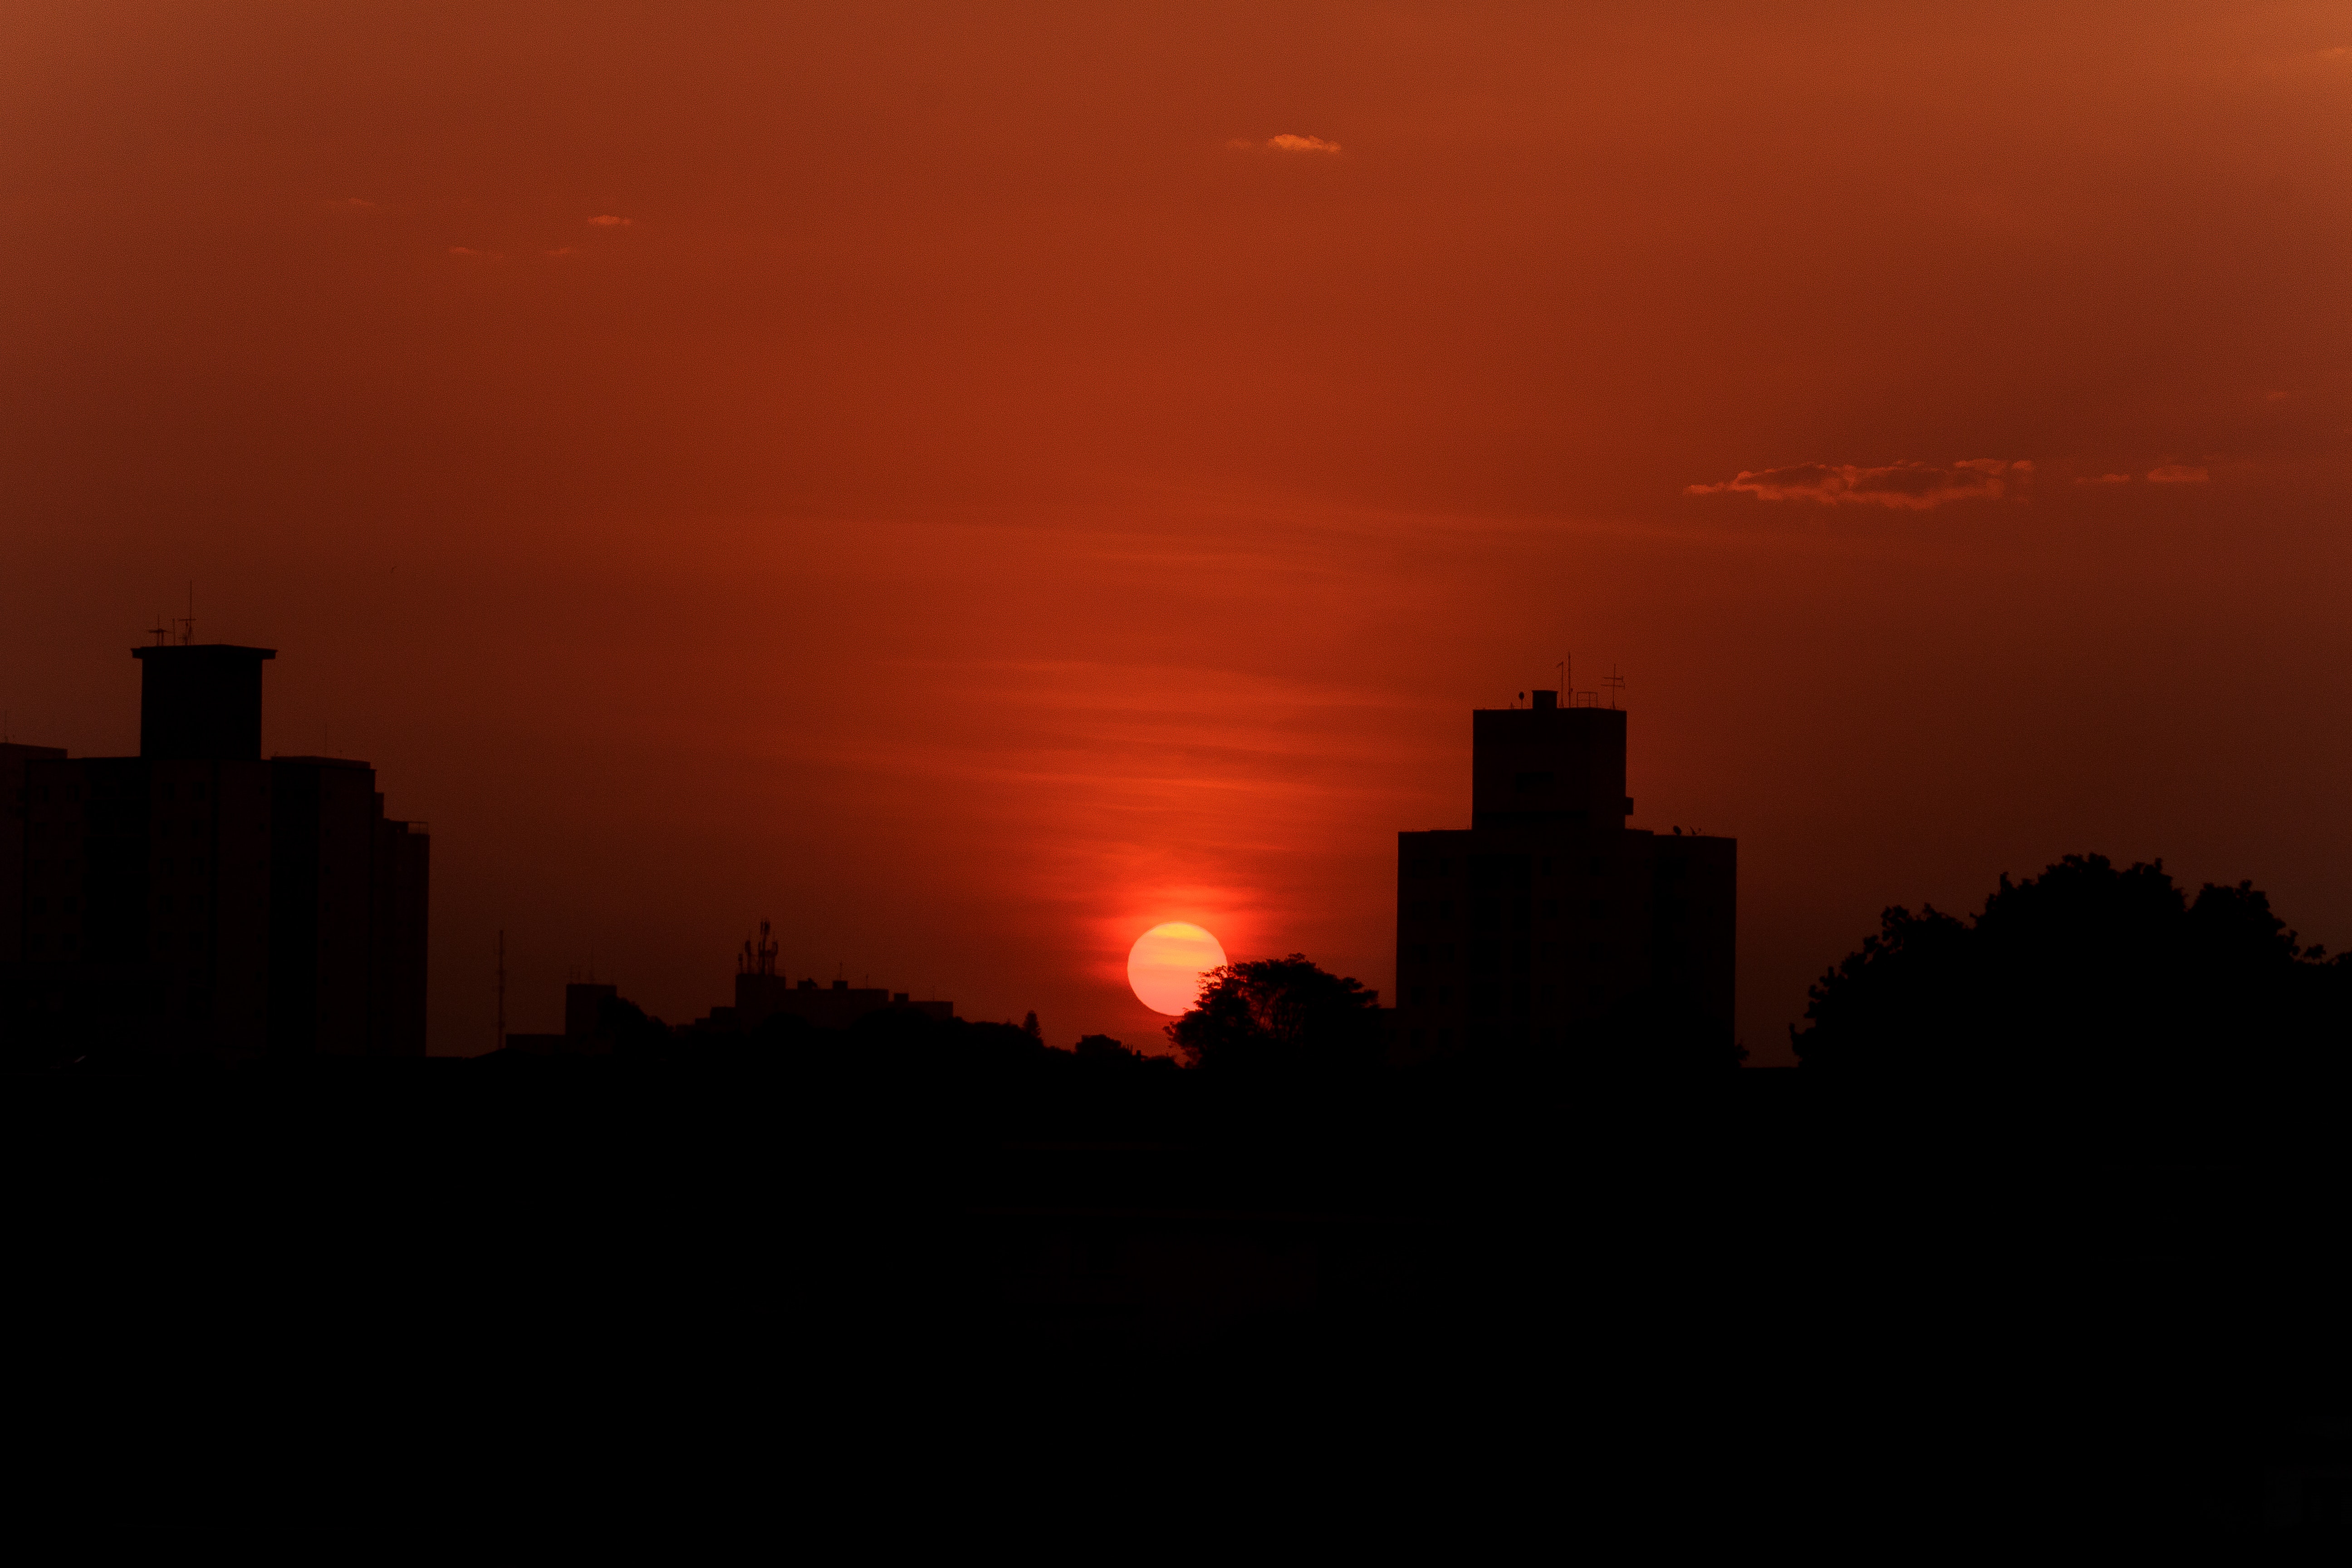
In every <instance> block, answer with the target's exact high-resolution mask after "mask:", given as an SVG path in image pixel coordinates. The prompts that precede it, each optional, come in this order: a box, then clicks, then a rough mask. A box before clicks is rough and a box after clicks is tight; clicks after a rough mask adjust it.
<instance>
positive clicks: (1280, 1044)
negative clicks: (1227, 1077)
mask: <svg viewBox="0 0 2352 1568" xmlns="http://www.w3.org/2000/svg"><path fill="white" fill-rule="evenodd" d="M1379 1009H1380V994H1379V993H1377V992H1373V991H1367V990H1365V989H1364V987H1363V986H1362V984H1360V983H1359V982H1357V981H1356V980H1354V979H1352V978H1348V977H1344V976H1341V975H1336V974H1332V973H1328V972H1327V971H1325V970H1322V969H1319V968H1318V967H1317V966H1316V965H1315V964H1314V963H1311V962H1309V961H1308V959H1307V955H1306V954H1304V953H1298V952H1294V953H1292V954H1291V955H1290V956H1289V957H1287V958H1261V959H1254V960H1252V961H1250V962H1249V963H1227V964H1223V965H1221V966H1219V967H1218V968H1215V969H1213V970H1210V971H1209V972H1208V973H1207V974H1205V975H1203V976H1202V984H1201V994H1200V1000H1199V1001H1197V1002H1196V1003H1194V1004H1193V1005H1192V1010H1191V1011H1190V1012H1188V1013H1186V1014H1185V1015H1184V1016H1181V1017H1180V1018H1178V1019H1177V1020H1176V1021H1175V1022H1174V1023H1172V1024H1171V1025H1169V1026H1168V1037H1169V1039H1171V1041H1173V1042H1175V1045H1176V1048H1177V1049H1178V1050H1179V1051H1181V1053H1182V1054H1183V1056H1184V1058H1185V1059H1186V1060H1187V1061H1188V1062H1190V1063H1192V1065H1193V1066H1195V1067H1202V1068H1214V1069H1223V1070H1228V1071H1232V1070H1248V1069H1300V1068H1314V1069H1318V1070H1354V1069H1358V1068H1366V1067H1370V1066H1372V1065H1374V1064H1376V1063H1377V1062H1378V1061H1379V1060H1380V1054H1381V1041H1380V1032H1379Z"/></svg>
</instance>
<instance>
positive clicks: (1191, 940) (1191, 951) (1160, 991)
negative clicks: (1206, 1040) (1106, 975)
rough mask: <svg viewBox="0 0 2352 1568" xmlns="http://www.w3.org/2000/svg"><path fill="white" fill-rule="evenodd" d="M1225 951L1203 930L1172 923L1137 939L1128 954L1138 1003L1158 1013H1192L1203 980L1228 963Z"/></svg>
mask: <svg viewBox="0 0 2352 1568" xmlns="http://www.w3.org/2000/svg"><path fill="white" fill-rule="evenodd" d="M1224 961H1225V950H1224V949H1223V948H1222V947H1220V946H1218V945H1217V939H1216V938H1215V937H1213V936H1211V935H1210V934H1209V933H1208V932H1207V931H1202V929H1201V928H1200V927H1199V926H1196V925H1187V924H1186V923H1185V922H1184V921H1169V922H1168V923H1167V924H1165V925H1156V926H1153V927H1152V928H1151V929H1150V931H1145V932H1144V933H1143V934H1142V935H1141V936H1139V937H1137V938H1136V939H1135V945H1134V946H1133V947H1131V948H1129V949H1128V952H1127V983H1128V984H1129V985H1131V986H1133V987H1134V988H1135V995H1136V999H1137V1000H1138V1001H1139V1002H1141V1003H1142V1004H1143V1005H1145V1006H1147V1007H1149V1008H1150V1009H1151V1010H1152V1011H1153V1012H1155V1013H1167V1014H1171V1015H1173V1014H1178V1013H1184V1012H1188V1011H1190V1010H1191V1008H1192V1004H1193V1002H1194V1001H1195V1000H1196V999H1197V998H1198V997H1199V996H1200V994H1201V976H1202V973H1205V972H1206V971H1208V970H1212V969H1214V968H1216V967H1217V965H1219V964H1221V963H1224Z"/></svg>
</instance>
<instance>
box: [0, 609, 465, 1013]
mask: <svg viewBox="0 0 2352 1568" xmlns="http://www.w3.org/2000/svg"><path fill="white" fill-rule="evenodd" d="M131 655H132V657H133V658H137V659H138V660H140V662H141V665H142V690H141V698H140V713H139V755H137V756H136V757H68V756H67V755H66V754H65V753H64V752H61V751H57V750H53V749H46V748H36V747H23V746H17V747H9V748H6V749H5V755H0V783H6V784H12V785H13V788H11V789H10V791H9V795H8V796H7V798H8V800H9V802H10V804H11V805H12V807H13V809H14V811H15V814H16V816H15V819H14V820H12V821H10V822H8V823H7V824H6V827H7V829H8V832H7V834H6V837H8V838H9V839H11V840H12V841H13V842H12V843H11V845H10V847H9V849H8V851H7V852H6V854H5V858H0V907H5V909H6V910H8V911H9V912H8V913H7V914H6V915H5V916H0V1017H5V1022H6V1024H7V1026H8V1027H9V1030H10V1032H11V1034H12V1035H15V1036H16V1037H18V1039H20V1040H25V1041H29V1042H32V1043H33V1044H34V1045H36V1047H37V1046H38V1044H39V1043H40V1042H42V1041H44V1040H46V1041H48V1042H50V1043H52V1044H55V1045H58V1046H60V1047H93V1046H95V1047H116V1048H128V1049H134V1050H142V1051H144V1050H160V1051H163V1052H193V1053H203V1054H209V1055H213V1056H217V1057H222V1058H257V1057H261V1056H265V1055H277V1056H303V1055H310V1054H313V1053H320V1054H328V1055H343V1056H362V1055H364V1056H421V1055H423V1054H424V1051H425V925H426V904H427V895H428V889H429V879H430V858H431V846H430V841H429V840H428V838H427V837H426V836H425V832H424V830H423V826H422V825H421V824H415V823H408V822H400V821H395V820H391V819H388V818H386V817H385V816H384V814H383V795H381V794H379V793H378V792H377V790H376V787H375V771H374V769H373V768H372V767H371V766H369V764H367V763H363V762H357V761H353V760H352V759H349V758H342V757H289V756H278V757H270V758H268V759H267V760H265V759H264V758H263V757H262V755H261V667H262V664H263V663H264V661H266V660H268V659H272V658H276V657H277V652H276V650H275V649H273V648H261V647H231V646H228V645H226V644H195V643H176V644H170V643H159V644H158V646H155V647H142V648H134V649H132V650H131Z"/></svg>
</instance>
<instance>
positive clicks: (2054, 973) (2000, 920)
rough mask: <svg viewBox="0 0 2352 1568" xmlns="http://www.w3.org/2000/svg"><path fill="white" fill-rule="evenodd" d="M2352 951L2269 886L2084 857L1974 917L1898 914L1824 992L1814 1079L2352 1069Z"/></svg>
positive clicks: (1804, 1049) (1809, 1049)
mask: <svg viewBox="0 0 2352 1568" xmlns="http://www.w3.org/2000/svg"><path fill="white" fill-rule="evenodd" d="M2347 960H2352V954H2339V955H2338V956H2337V957H2336V958H2335V959H2333V960H2330V959H2329V958H2328V957H2327V955H2326V952H2325V951H2324V950H2323V949H2321V948H2319V947H2316V946H2312V947H2304V946H2300V945H2298V941H2297V937H2296V933H2295V932H2294V931H2289V930H2288V929H2287V928H2286V924H2285V922H2284V921H2282V920H2280V919H2279V918H2278V917H2277V916H2276V915H2275V914H2273V912H2272V911H2271V906H2270V900H2269V899H2268V898H2267V897H2265V896H2264V895H2263V893H2262V892H2261V891H2260V890H2259V889H2256V888H2255V887H2254V886H2253V884H2252V882H2240V883H2239V884H2238V885H2237V886H2235V887H2225V886H2219V885H2216V884H2213V883H2208V884H2206V885H2205V886H2204V887H2203V888H2201V889H2199V890H2198V892H2197V895H2196V897H2195V898H2193V899H2192V898H2190V897H2189V896H2188V895H2187V894H2186V893H2185V892H2184V891H2183V890H2182V889H2180V888H2179V886H2177V885H2176V884H2175V883H2174V882H2173V880H2172V878H2171V877H2170V876H2169V875H2168V873H2167V872H2166V871H2165V869H2164V864H2163V862H2162V861H2160V860H2159V861H2158V862H2156V863H2154V864H2152V865H2149V864H2140V865H2134V866H2131V867H2129V868H2124V869H2120V870H2119V869H2117V868H2116V867H2115V866H2114V865H2113V864H2112V863H2110V862H2109V861H2108V860H2107V859H2106V858H2105V857H2104V856H2099V855H2089V856H2077V855H2070V856H2067V857H2066V858H2064V859H2063V860H2061V861H2059V862H2058V863H2057V864H2056V865H2054V866H2052V867H2050V868H2048V869H2046V870H2045V871H2043V872H2042V875H2041V876H2039V877H2035V878H2029V879H2026V880H2024V881H2022V882H2011V880H2010V879H2009V878H2008V877H2007V876H2003V877H2002V878H2001V879H2000V887H1999V888H1997V889H1995V890H1994V892H1993V894H1992V896H1991V897H1990V898H1989V899H1987V900H1985V906H1984V909H1983V910H1981V911H1980V912H1979V913H1978V914H1976V915H1975V916H1973V917H1972V918H1970V919H1968V920H1960V919H1956V918H1955V917H1953V916H1951V915H1948V914H1945V913H1943V912H1942V911H1941V910H1937V909H1936V908H1935V907H1933V906H1932V905H1929V906H1925V907H1923V908H1922V909H1921V910H1919V912H1918V913H1916V914H1914V913H1912V912H1911V910H1908V909H1906V908H1903V907H1900V906H1898V907H1896V908H1894V909H1890V910H1886V911H1885V913H1884V914H1882V915H1881V916H1880V917H1879V927H1878V931H1877V932H1876V933H1875V934H1874V935H1872V936H1870V937H1868V938H1866V939H1865V940H1864V942H1863V944H1862V947H1861V949H1860V950H1859V951H1858V952H1852V953H1849V954H1848V955H1847V956H1846V957H1845V958H1844V959H1843V960H1842V961H1841V962H1840V963H1838V964H1837V966H1836V967H1835V968H1833V969H1832V970H1830V971H1829V972H1828V973H1825V974H1823V975H1822V978H1821V979H1820V981H1819V982H1817V983H1816V984H1814V985H1813V987H1812V989H1811V1005H1808V1006H1807V1008H1806V1009H1805V1019H1806V1023H1805V1026H1804V1027H1803V1029H1801V1030H1798V1029H1796V1028H1793V1027H1792V1028H1791V1030H1790V1037H1791V1040H1792V1043H1793V1044H1794V1046H1795V1047H1796V1051H1797V1055H1798V1057H1799V1058H1800V1059H1801V1061H1802V1062H1803V1064H1804V1065H1805V1066H1806V1067H1808V1068H1824V1069H1832V1070H1835V1071H1838V1072H1841V1073H1851V1074H1876V1075H1891V1074H1898V1073H1901V1074H1911V1073H1920V1072H1927V1071H1936V1072H1975V1073H1980V1074H1994V1075H1999V1076H2002V1077H2010V1078H2018V1079H2033V1078H2036V1077H2053V1078H2068V1079H2111V1080H2121V1079H2127V1078H2132V1077H2147V1076H2149V1075H2158V1074H2161V1075H2177V1074H2180V1073H2186V1072H2252V1073H2264V1072H2269V1073H2278V1072H2286V1073H2298V1074H2300V1073H2308V1072H2313V1071H2323V1070H2340V1069H2342V1068H2344V1067H2345V1066H2346V1065H2347V1062H2352V962H2347Z"/></svg>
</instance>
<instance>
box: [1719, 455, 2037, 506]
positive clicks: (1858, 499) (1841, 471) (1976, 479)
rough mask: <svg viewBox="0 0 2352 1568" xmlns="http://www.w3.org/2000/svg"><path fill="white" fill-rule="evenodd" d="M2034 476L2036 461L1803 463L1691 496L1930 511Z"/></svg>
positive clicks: (1995, 495)
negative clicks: (1865, 464)
mask: <svg viewBox="0 0 2352 1568" xmlns="http://www.w3.org/2000/svg"><path fill="white" fill-rule="evenodd" d="M2032 472H2033V464H2032V461H2031V460H2030V459H2027V458H2018V459H2016V460H2015V461H2011V460H2008V459H2005V458H1962V459H1960V460H1959V461H1958V462H1956V463H1953V464H1951V465H1950V466H1949V467H1938V466H1937V465H1935V464H1933V463H1913V462H1899V463H1888V464H1886V465H1885V467H1883V468H1860V467H1857V466H1856V465H1854V464H1852V463H1834V464H1832V463H1799V464H1797V465H1796V466H1794V467H1793V468H1758V469H1753V470H1745V471H1742V472H1741V473H1740V475H1739V476H1738V478H1737V479H1725V480H1724V481H1722V482H1721V483H1719V484H1712V485H1687V486H1685V487H1684V489H1683V493H1684V494H1685V495H1693V496H1706V495H1719V494H1722V493H1725V492H1727V491H1728V492H1733V493H1737V494H1742V495H1752V496H1754V497H1756V498H1757V499H1758V500H1810V501H1820V502H1821V503H1822V504H1823V505H1825V506H1884V507H1893V508H1895V509H1897V510H1904V511H1926V510H1929V509H1930V508H1933V507H1939V506H1942V505H1943V504H1945V503H1946V502H1947V501H1956V500H1999V499H2000V497H2002V496H2003V495H2006V494H2008V493H2009V491H2010V490H2011V488H2012V487H2013V486H2017V485H2020V484H2022V483H2023V482H2024V481H2025V480H2026V479H2028V478H2029V477H2030V476H2031V475H2032Z"/></svg>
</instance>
